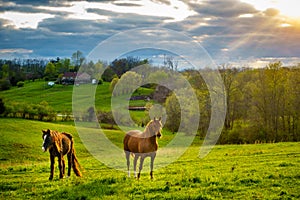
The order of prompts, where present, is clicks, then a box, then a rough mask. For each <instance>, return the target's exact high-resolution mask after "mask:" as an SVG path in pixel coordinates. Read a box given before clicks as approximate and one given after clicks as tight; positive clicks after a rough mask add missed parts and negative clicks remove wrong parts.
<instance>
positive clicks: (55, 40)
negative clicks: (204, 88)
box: [0, 0, 300, 67]
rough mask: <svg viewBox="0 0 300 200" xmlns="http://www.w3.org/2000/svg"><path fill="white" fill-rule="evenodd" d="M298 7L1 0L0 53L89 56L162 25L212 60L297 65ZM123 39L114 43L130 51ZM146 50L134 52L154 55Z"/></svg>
mask: <svg viewBox="0 0 300 200" xmlns="http://www.w3.org/2000/svg"><path fill="white" fill-rule="evenodd" d="M299 5H300V3H299V0H183V1H179V0H117V1H111V0H101V1H96V0H95V1H65V0H60V1H58V0H50V1H45V0H42V1H31V0H26V1H23V0H22V1H21V0H4V1H3V0H0V59H13V58H56V57H60V58H70V57H71V56H72V54H73V53H74V52H75V51H77V50H79V51H81V52H82V53H83V55H88V54H89V53H90V52H91V51H92V50H93V49H94V48H95V47H96V46H97V45H98V44H99V43H101V42H103V41H106V40H108V39H109V38H110V37H113V36H116V35H118V34H120V33H124V32H126V31H129V32H130V30H134V29H137V28H148V29H156V28H157V29H161V28H162V29H169V30H172V31H176V32H179V33H182V34H184V35H186V36H188V37H190V38H192V39H193V40H194V41H196V42H198V43H199V44H200V45H201V46H202V47H203V48H204V49H205V50H206V51H207V53H208V54H209V55H210V57H211V58H212V59H213V61H214V62H216V63H217V64H226V63H231V64H233V65H238V66H251V67H259V66H265V65H266V64H267V63H269V62H275V61H282V62H283V63H284V65H296V64H298V63H300V12H299V11H298V10H297V8H299ZM123 35H124V34H123ZM128 37H134V35H128ZM123 40H124V41H120V45H128V49H130V44H128V42H126V38H124V37H123ZM137 40H143V38H141V37H139V38H137ZM157 40H158V41H159V40H164V42H170V43H171V42H174V41H172V40H174V38H172V37H170V38H168V37H158V38H157ZM168 40H170V41H168ZM176 40H178V41H180V38H177V39H176ZM178 48H180V45H179V46H178ZM133 50H134V49H133ZM103 51H106V50H105V49H103ZM146 52H147V53H146V54H145V55H142V53H141V55H140V56H144V57H145V58H149V59H151V58H154V57H156V58H158V57H161V55H154V54H155V51H153V53H152V54H153V55H151V53H149V49H148V50H147V51H146ZM158 52H160V53H161V51H158ZM147 56H148V57H147Z"/></svg>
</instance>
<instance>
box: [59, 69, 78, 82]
mask: <svg viewBox="0 0 300 200" xmlns="http://www.w3.org/2000/svg"><path fill="white" fill-rule="evenodd" d="M76 75H77V73H76V72H65V73H64V75H63V77H62V79H61V83H62V84H63V85H73V84H74V81H75V78H76Z"/></svg>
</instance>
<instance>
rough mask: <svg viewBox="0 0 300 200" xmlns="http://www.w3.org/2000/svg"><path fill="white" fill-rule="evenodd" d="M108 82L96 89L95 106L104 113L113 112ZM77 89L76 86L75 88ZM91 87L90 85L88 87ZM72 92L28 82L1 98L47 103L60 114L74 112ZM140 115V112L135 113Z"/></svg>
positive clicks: (67, 88)
mask: <svg viewBox="0 0 300 200" xmlns="http://www.w3.org/2000/svg"><path fill="white" fill-rule="evenodd" d="M109 84H110V83H108V82H103V84H101V85H97V86H95V87H96V96H95V105H96V108H97V109H99V110H102V111H110V110H111V92H110V91H109ZM74 87H75V86H74ZM78 87H80V88H79V89H81V88H82V89H83V90H84V89H85V88H87V85H80V86H78ZM88 87H90V85H88ZM72 92H73V86H72V85H68V86H64V85H54V86H53V87H49V86H47V82H45V81H35V82H26V83H25V85H24V87H21V88H17V87H13V88H12V89H10V90H6V91H1V92H0V98H3V101H4V103H5V102H11V101H14V102H23V103H34V104H38V103H40V102H41V101H47V102H48V103H49V105H50V106H51V107H53V108H54V110H55V111H56V112H58V113H61V112H71V111H72ZM151 92H152V90H150V89H147V88H140V89H139V90H138V93H135V95H137V94H142V95H143V94H150V93H151ZM145 103H146V102H145V101H142V100H139V101H131V102H130V105H133V106H144V105H145ZM133 113H137V115H140V112H133Z"/></svg>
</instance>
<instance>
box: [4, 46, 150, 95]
mask: <svg viewBox="0 0 300 200" xmlns="http://www.w3.org/2000/svg"><path fill="white" fill-rule="evenodd" d="M147 63H148V60H147V59H145V60H140V59H139V58H138V57H127V58H120V59H115V60H114V61H113V62H111V63H110V64H107V63H105V62H104V61H98V62H96V63H94V62H92V61H90V62H88V63H87V62H86V60H85V57H84V56H83V54H82V52H80V51H76V52H75V53H73V54H72V57H71V58H63V59H61V58H59V57H57V58H56V59H49V60H47V59H12V60H5V59H0V91H1V90H8V89H10V87H11V86H18V87H22V86H23V85H24V81H26V80H31V81H35V80H36V79H44V80H45V81H55V82H56V83H58V84H60V83H62V79H63V77H64V75H65V73H66V72H78V70H79V69H81V71H80V72H81V73H83V72H86V73H87V74H89V75H90V76H91V79H95V78H96V79H98V80H99V81H101V82H102V81H109V82H110V81H111V80H112V79H113V78H115V77H121V76H122V74H124V73H125V72H127V71H129V70H130V69H132V68H134V67H136V66H139V65H143V64H147ZM104 67H106V70H105V71H104V73H103V74H102V76H101V77H97V75H98V72H99V71H101V69H103V68H104Z"/></svg>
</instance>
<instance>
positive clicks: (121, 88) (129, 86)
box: [114, 71, 142, 95]
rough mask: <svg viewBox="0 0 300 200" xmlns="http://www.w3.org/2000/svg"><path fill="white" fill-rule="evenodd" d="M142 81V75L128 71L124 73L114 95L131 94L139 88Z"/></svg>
mask: <svg viewBox="0 0 300 200" xmlns="http://www.w3.org/2000/svg"><path fill="white" fill-rule="evenodd" d="M141 83H142V76H141V75H140V74H138V73H136V72H133V71H128V72H126V73H125V74H123V75H122V77H121V78H120V80H119V81H118V83H117V84H116V86H117V90H116V88H115V89H114V95H119V94H131V93H133V92H134V90H136V89H137V87H139V86H140V85H141Z"/></svg>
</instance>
